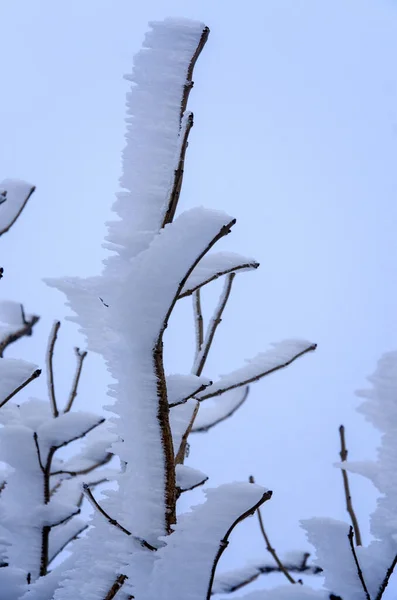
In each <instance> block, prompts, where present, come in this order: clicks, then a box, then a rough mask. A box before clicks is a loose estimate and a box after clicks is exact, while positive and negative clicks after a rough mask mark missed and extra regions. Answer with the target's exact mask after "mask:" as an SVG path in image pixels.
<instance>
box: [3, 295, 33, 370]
mask: <svg viewBox="0 0 397 600" xmlns="http://www.w3.org/2000/svg"><path fill="white" fill-rule="evenodd" d="M21 313H22V323H23V325H22V327H20V328H19V329H17V330H16V331H13V332H12V333H10V334H9V335H7V336H6V337H5V338H4V339H3V340H2V341H1V342H0V357H1V358H2V357H3V354H4V350H5V349H6V348H7V346H9V345H10V344H13V343H14V342H16V341H18V340H19V339H20V338H22V337H24V336H30V335H32V329H33V327H34V326H35V325H36V323H37V321H38V320H39V319H40V317H38V316H36V315H33V316H32V317H31V318H30V319H29V320H27V319H26V317H25V311H24V309H23V306H22V304H21Z"/></svg>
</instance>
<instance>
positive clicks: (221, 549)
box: [206, 490, 273, 600]
mask: <svg viewBox="0 0 397 600" xmlns="http://www.w3.org/2000/svg"><path fill="white" fill-rule="evenodd" d="M272 493H273V492H271V491H270V490H269V491H267V492H265V493H264V494H263V496H262V498H261V499H260V500H258V502H257V503H256V504H254V506H252V507H251V508H249V509H248V510H246V511H245V512H244V513H243V514H242V515H240V516H239V517H238V518H237V519H236V520H235V521H234V523H232V524H231V526H230V527H229V529H228V530H227V532H226V534H225V535H224V537H223V538H222V539H221V541H220V544H219V548H218V552H217V553H216V556H215V558H214V562H213V564H212V568H211V574H210V578H209V582H208V589H207V596H206V600H210V598H211V595H212V586H213V584H214V578H215V572H216V568H217V566H218V563H219V560H220V558H221V556H222V554H223V553H224V551H225V550H226V548H227V546H228V544H229V537H230V534H231V533H232V531H233V529H234V528H235V527H237V525H238V524H239V523H241V522H242V521H244V519H246V518H247V517H249V516H250V515H253V514H254V513H255V511H257V510H258V508H259V507H260V506H262V504H264V503H265V502H266V501H267V500H270V498H271V497H272Z"/></svg>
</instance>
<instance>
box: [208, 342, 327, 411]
mask: <svg viewBox="0 0 397 600" xmlns="http://www.w3.org/2000/svg"><path fill="white" fill-rule="evenodd" d="M316 348H317V344H308V345H307V346H306V347H305V348H304V349H303V350H300V351H299V352H296V353H294V354H293V356H291V357H290V358H288V360H286V361H284V362H281V363H279V364H276V365H275V366H272V367H270V368H265V369H264V370H263V371H262V370H260V371H259V372H258V373H255V374H254V375H250V376H247V377H244V376H243V377H242V379H241V380H237V381H233V382H232V381H230V383H228V382H226V383H225V384H224V383H223V381H222V379H221V380H220V381H217V382H215V383H214V384H213V385H212V386H209V388H208V392H207V393H205V394H200V395H199V396H198V400H200V402H201V401H202V400H207V398H214V397H215V396H220V395H221V394H224V393H225V392H228V391H229V390H233V389H235V388H237V387H241V386H243V385H247V384H249V383H253V382H254V381H259V379H262V377H266V375H270V374H271V373H275V372H276V371H279V370H280V369H284V368H285V367H288V366H289V365H290V364H292V363H293V362H295V361H296V360H297V359H298V358H300V357H301V356H304V355H305V354H307V353H308V352H313V351H314V350H315V349H316ZM244 370H245V368H244V367H243V368H242V369H241V372H242V373H243V371H244ZM236 374H238V372H236ZM232 375H234V373H232V374H230V376H226V377H225V380H227V379H229V378H230V379H232V377H231V376H232ZM233 379H234V377H233Z"/></svg>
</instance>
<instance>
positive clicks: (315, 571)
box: [213, 552, 323, 594]
mask: <svg viewBox="0 0 397 600" xmlns="http://www.w3.org/2000/svg"><path fill="white" fill-rule="evenodd" d="M304 556H305V557H307V558H308V557H309V556H310V555H309V553H307V552H306V553H305V555H304ZM307 558H305V560H304V562H303V561H302V563H301V564H300V565H298V564H287V563H286V564H285V565H284V567H285V569H287V571H290V572H293V573H305V574H306V575H320V574H321V573H322V572H323V569H322V568H321V567H318V566H317V565H308V564H307ZM253 569H254V572H252V573H250V574H249V575H244V576H243V577H242V579H241V580H240V581H236V573H235V572H234V571H230V572H226V573H223V574H222V573H221V575H220V576H219V578H218V577H216V578H215V581H214V588H215V589H213V594H231V593H233V592H237V591H238V590H240V589H241V588H243V587H245V586H246V585H248V584H250V583H252V582H253V581H255V580H256V579H258V577H260V576H261V575H269V574H271V573H281V572H282V570H281V569H280V567H278V566H277V565H266V564H263V565H255V566H253ZM244 572H245V569H243V570H242V574H243V573H244Z"/></svg>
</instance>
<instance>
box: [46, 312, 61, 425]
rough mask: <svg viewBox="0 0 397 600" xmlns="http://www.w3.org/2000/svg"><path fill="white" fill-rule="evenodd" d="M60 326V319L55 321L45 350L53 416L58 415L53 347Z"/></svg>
mask: <svg viewBox="0 0 397 600" xmlns="http://www.w3.org/2000/svg"><path fill="white" fill-rule="evenodd" d="M60 326H61V322H60V321H55V323H54V325H53V327H52V330H51V332H50V337H49V342H48V350H47V383H48V394H49V397H50V404H51V410H52V414H53V416H54V417H58V416H59V411H58V407H57V401H56V397H55V385H54V365H53V360H54V348H55V342H56V340H57V336H58V331H59V328H60Z"/></svg>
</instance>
